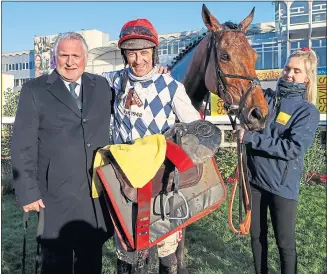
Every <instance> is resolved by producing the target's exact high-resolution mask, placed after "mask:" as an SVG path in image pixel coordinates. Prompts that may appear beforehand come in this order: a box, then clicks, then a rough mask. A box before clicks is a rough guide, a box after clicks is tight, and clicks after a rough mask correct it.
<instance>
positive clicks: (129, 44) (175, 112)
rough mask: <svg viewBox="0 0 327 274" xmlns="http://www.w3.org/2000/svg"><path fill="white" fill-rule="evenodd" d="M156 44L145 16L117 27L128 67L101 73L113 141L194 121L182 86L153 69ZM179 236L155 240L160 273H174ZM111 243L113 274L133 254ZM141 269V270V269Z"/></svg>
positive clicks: (128, 266) (125, 269)
mask: <svg viewBox="0 0 327 274" xmlns="http://www.w3.org/2000/svg"><path fill="white" fill-rule="evenodd" d="M158 45H159V41H158V34H157V31H156V30H155V28H154V26H153V25H152V24H151V23H150V22H149V21H148V20H147V19H137V20H132V21H130V22H127V23H126V24H125V25H124V26H123V27H122V30H121V32H120V39H119V42H118V47H119V48H120V49H121V53H122V57H123V60H124V62H125V65H127V64H128V68H125V69H123V70H121V71H118V72H110V73H104V76H105V77H106V78H107V79H108V82H109V85H110V87H112V88H113V90H114V94H115V99H114V109H113V110H114V128H113V143H114V144H120V143H129V142H132V141H133V140H135V139H137V138H141V137H144V136H146V135H152V134H157V133H164V132H165V131H166V130H168V129H169V128H170V127H171V126H172V125H173V124H174V123H175V121H176V120H177V119H178V120H179V121H181V122H191V121H194V120H198V119H200V114H199V113H198V112H197V111H196V110H195V109H194V107H193V106H192V104H191V101H190V99H189V97H188V96H187V94H186V92H185V88H184V86H183V84H181V83H179V82H178V81H176V80H174V79H173V78H172V77H171V76H170V75H169V74H162V75H161V74H159V73H157V70H156V67H155V65H156V63H158ZM161 69H162V68H161ZM180 235H181V233H180V232H178V233H175V234H173V235H171V236H169V237H168V238H167V239H166V240H164V241H162V242H161V243H159V244H158V255H159V257H160V270H159V271H160V273H167V274H168V273H169V274H173V273H177V259H176V255H175V251H176V248H177V246H178V242H179V240H180ZM116 244H117V254H118V263H117V271H118V273H119V274H123V273H124V274H128V273H132V272H133V270H132V269H133V265H135V263H136V261H137V260H138V258H137V256H136V255H137V254H135V253H130V252H125V251H124V250H123V249H122V247H121V246H120V243H119V240H118V239H116ZM138 271H139V272H137V273H141V272H140V270H138ZM146 271H147V270H146V268H144V270H142V273H145V272H146ZM181 271H182V270H180V272H179V273H181ZM184 271H185V270H184ZM133 273H134V272H133ZM184 273H186V272H184Z"/></svg>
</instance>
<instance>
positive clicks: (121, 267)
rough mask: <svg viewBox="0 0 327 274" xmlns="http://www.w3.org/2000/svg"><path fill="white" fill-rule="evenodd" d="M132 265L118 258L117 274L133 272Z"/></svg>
mask: <svg viewBox="0 0 327 274" xmlns="http://www.w3.org/2000/svg"><path fill="white" fill-rule="evenodd" d="M131 273H132V265H131V264H129V263H126V262H124V261H122V260H119V259H117V274H131Z"/></svg>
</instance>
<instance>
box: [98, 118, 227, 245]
mask: <svg viewBox="0 0 327 274" xmlns="http://www.w3.org/2000/svg"><path fill="white" fill-rule="evenodd" d="M177 134H179V135H180V136H181V138H180V140H179V142H178V143H179V145H178V144H176V143H175V142H174V141H175V136H176V135H177ZM148 137H152V136H148ZM164 138H165V140H166V143H165V144H164V145H163V144H162V143H163V142H162V139H160V138H159V139H160V142H157V143H158V144H161V146H162V145H163V146H164V148H165V150H166V158H165V159H163V161H162V164H161V165H160V166H159V165H158V170H157V171H156V172H155V175H154V177H153V178H152V179H151V180H150V181H149V182H148V183H146V184H145V185H144V186H143V187H141V188H135V187H134V186H133V184H132V183H131V181H130V179H129V178H128V176H126V169H125V171H124V168H123V167H122V166H120V165H119V162H121V160H119V159H116V158H115V157H114V155H113V154H114V153H112V151H114V150H113V149H110V148H112V146H106V147H105V148H103V149H100V150H99V151H98V154H100V155H101V158H102V165H101V166H100V167H97V168H96V171H97V174H98V175H99V178H100V180H101V183H102V186H103V189H104V190H105V191H104V192H105V197H106V201H107V208H108V210H109V213H110V216H111V219H112V221H113V223H114V226H115V230H116V233H117V235H118V237H119V239H120V241H121V243H122V246H123V247H124V248H125V249H126V250H130V251H131V250H141V249H145V248H149V247H152V246H154V245H156V244H157V243H158V242H160V241H162V240H163V239H165V238H166V237H168V236H169V235H171V234H172V233H174V232H175V231H177V230H180V229H182V228H184V227H186V226H187V225H189V224H191V223H193V222H195V221H197V220H199V219H201V218H203V217H204V216H206V215H207V214H209V213H211V212H212V211H214V210H215V209H217V208H218V207H219V206H220V205H221V203H222V202H223V201H224V200H225V198H226V189H225V185H224V182H223V180H222V178H221V175H220V172H219V170H218V167H217V164H216V162H215V160H214V154H215V153H216V151H217V150H218V148H219V145H220V138H221V133H220V130H219V129H218V128H217V127H216V126H214V125H213V124H211V123H210V122H208V121H203V120H199V121H196V122H192V123H189V124H184V123H178V124H176V125H175V126H174V127H172V128H171V129H170V130H169V131H168V132H166V134H165V136H164ZM142 143H143V145H145V146H146V145H147V142H142ZM138 145H140V144H138ZM113 146H115V145H113ZM129 146H130V151H133V147H132V146H133V144H132V145H129ZM156 149H157V151H158V153H159V152H160V153H162V147H161V148H156ZM147 150H148V149H144V151H147ZM135 151H139V148H137V149H135ZM151 153H152V155H156V153H153V152H151ZM126 155H128V154H126ZM135 157H136V158H137V156H136V155H133V156H132V157H131V158H133V159H134V161H135ZM144 158H147V157H145V155H144V154H143V155H142V154H141V153H139V162H140V163H142V159H144ZM159 158H160V157H159ZM159 158H158V157H157V158H156V163H157V164H158V159H159ZM160 159H161V158H160ZM117 160H118V161H117ZM143 162H144V161H143ZM125 165H126V163H125ZM144 165H145V166H144V169H146V168H147V166H146V162H144ZM151 167H154V166H153V165H151ZM140 172H142V171H141V170H140ZM151 172H152V171H151ZM141 177H142V178H144V176H141Z"/></svg>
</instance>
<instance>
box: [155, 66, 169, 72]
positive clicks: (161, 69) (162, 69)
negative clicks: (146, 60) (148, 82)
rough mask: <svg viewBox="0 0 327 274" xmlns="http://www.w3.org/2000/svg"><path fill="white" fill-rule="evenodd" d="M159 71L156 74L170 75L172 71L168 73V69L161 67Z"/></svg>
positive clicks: (158, 68)
mask: <svg viewBox="0 0 327 274" xmlns="http://www.w3.org/2000/svg"><path fill="white" fill-rule="evenodd" d="M156 68H157V69H156V70H157V71H156V73H159V74H170V71H168V67H163V66H160V67H156Z"/></svg>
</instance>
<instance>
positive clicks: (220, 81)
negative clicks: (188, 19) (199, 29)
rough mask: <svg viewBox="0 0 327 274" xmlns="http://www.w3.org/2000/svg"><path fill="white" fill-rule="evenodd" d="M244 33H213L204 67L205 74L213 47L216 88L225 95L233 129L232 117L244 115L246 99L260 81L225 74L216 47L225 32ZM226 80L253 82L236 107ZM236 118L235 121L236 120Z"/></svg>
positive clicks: (228, 30) (233, 121) (225, 103)
mask: <svg viewBox="0 0 327 274" xmlns="http://www.w3.org/2000/svg"><path fill="white" fill-rule="evenodd" d="M231 31H233V32H242V31H241V30H240V29H224V30H220V31H216V32H212V34H211V39H210V42H209V45H208V50H207V56H206V62H205V67H204V74H205V73H206V70H207V68H208V63H209V59H210V54H211V50H212V47H213V53H214V56H215V57H214V58H215V71H216V81H217V82H216V88H217V89H218V91H221V92H222V93H223V96H224V98H222V99H223V100H224V107H225V109H226V111H227V114H228V117H229V119H230V120H231V123H232V126H233V128H234V127H235V126H236V121H235V120H233V119H232V117H231V115H233V114H234V115H235V116H236V117H237V118H239V116H240V115H241V114H242V110H243V108H244V106H245V101H246V98H247V97H248V96H249V94H250V93H251V91H252V90H253V89H254V88H255V87H256V86H260V81H259V79H258V78H257V77H249V76H243V75H235V74H226V73H224V72H223V71H222V70H221V69H220V67H219V62H218V55H217V47H216V46H215V45H216V34H219V35H221V33H223V32H231ZM225 78H237V79H244V80H249V81H250V82H251V85H250V87H249V88H248V90H247V91H246V92H245V93H244V94H243V95H242V96H241V99H240V103H239V104H238V105H235V104H234V102H233V97H232V95H231V94H230V92H229V91H228V89H227V84H226V81H225ZM227 96H229V97H230V98H231V101H232V102H231V104H228V103H227V102H226V97H227ZM236 117H235V119H236Z"/></svg>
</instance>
